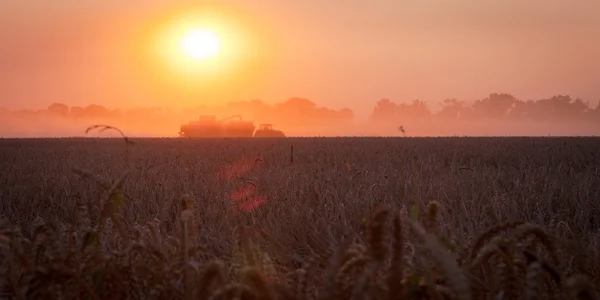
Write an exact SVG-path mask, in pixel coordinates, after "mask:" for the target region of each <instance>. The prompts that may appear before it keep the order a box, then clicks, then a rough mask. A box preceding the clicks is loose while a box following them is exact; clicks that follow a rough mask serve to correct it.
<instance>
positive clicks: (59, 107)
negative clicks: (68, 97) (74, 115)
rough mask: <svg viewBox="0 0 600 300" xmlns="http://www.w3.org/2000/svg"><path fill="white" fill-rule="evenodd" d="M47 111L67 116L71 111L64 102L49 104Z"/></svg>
mask: <svg viewBox="0 0 600 300" xmlns="http://www.w3.org/2000/svg"><path fill="white" fill-rule="evenodd" d="M48 112H50V113H51V114H53V115H58V116H61V117H68V116H69V114H70V112H71V111H70V109H69V107H68V106H67V105H66V104H62V103H52V104H50V106H48Z"/></svg>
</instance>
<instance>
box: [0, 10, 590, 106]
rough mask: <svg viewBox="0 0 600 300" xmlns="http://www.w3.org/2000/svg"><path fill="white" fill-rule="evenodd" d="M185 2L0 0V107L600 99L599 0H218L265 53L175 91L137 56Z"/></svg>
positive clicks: (343, 104)
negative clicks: (216, 80) (500, 96)
mask: <svg viewBox="0 0 600 300" xmlns="http://www.w3.org/2000/svg"><path fill="white" fill-rule="evenodd" d="M194 2H196V3H197V2H198V1H194ZM172 3H179V4H180V5H178V6H177V7H175V6H173V4H172ZM182 3H184V2H183V1H178V2H176V1H166V0H155V1H147V0H144V1H141V0H128V1H117V0H104V1H80V0H61V1H39V0H7V1H2V2H1V3H0V45H1V47H0V67H1V68H0V106H2V107H7V108H13V109H14V108H38V107H45V106H47V105H48V104H50V103H52V102H63V103H66V104H69V105H87V104H91V103H98V104H104V105H107V106H110V107H131V106H137V105H157V106H159V105H170V106H190V105H195V104H202V103H208V104H214V103H218V101H233V100H249V99H252V98H260V99H263V100H265V101H267V102H274V101H282V100H284V99H286V98H288V97H292V96H299V97H306V98H309V99H311V100H313V101H315V102H316V103H318V104H319V105H322V106H328V107H331V108H336V109H337V108H342V107H349V108H352V109H353V110H354V111H355V112H356V114H357V115H359V116H361V115H365V114H366V113H368V112H369V111H370V110H371V109H372V107H373V105H374V103H375V102H376V101H377V100H378V99H380V98H383V97H388V98H391V99H392V100H398V101H399V100H406V101H409V100H412V99H415V98H419V99H423V100H426V101H430V102H431V104H432V105H433V106H434V107H435V105H437V103H438V102H440V101H441V100H443V99H444V98H447V97H454V98H459V99H464V100H473V99H476V98H482V97H485V96H486V95H487V94H489V93H491V92H508V93H512V94H514V95H515V96H517V97H518V98H521V99H531V98H542V97H549V96H552V95H555V94H570V95H571V96H573V97H581V98H583V99H586V100H590V101H591V102H595V101H597V100H598V99H600V81H599V78H600V18H599V16H600V1H564V0H527V1H523V0H502V1H480V0H460V1H422V0H419V1H417V0H405V1H397V0H393V1H392V0H385V1H384V0H371V1H364V0H361V1H357V0H345V1H281V0H251V1H249V0H246V1H241V0H228V1H225V0H222V1H217V2H215V3H221V4H227V6H228V9H227V10H226V11H227V14H228V15H227V14H226V15H227V16H228V17H227V18H228V21H229V22H230V23H231V24H236V25H238V26H242V27H244V30H245V32H246V33H247V34H249V35H251V36H252V38H255V41H261V43H262V44H261V45H262V46H260V47H259V46H257V47H256V48H253V49H254V50H255V51H261V52H260V53H258V52H256V53H254V56H253V59H254V60H252V62H250V60H248V61H246V62H245V64H243V65H244V67H243V68H242V67H240V68H238V69H237V71H236V72H232V73H231V74H229V78H225V77H227V73H224V75H222V76H223V79H222V80H221V81H220V84H215V86H210V84H207V83H204V84H203V83H200V82H198V83H194V85H193V86H192V85H189V84H188V85H186V86H183V85H177V84H174V83H173V82H174V81H177V79H173V78H172V77H173V76H171V75H172V74H170V73H169V75H165V74H167V73H164V74H162V75H160V74H159V73H161V72H162V71H160V70H162V69H160V68H159V67H156V66H158V65H160V62H153V63H149V62H148V61H147V60H146V59H145V58H144V57H142V55H140V54H139V53H141V52H140V51H142V50H140V49H142V48H143V47H144V45H145V44H144V41H146V40H148V39H150V38H151V37H152V35H153V30H154V29H155V28H157V27H156V26H157V24H158V25H160V20H163V19H164V18H168V17H172V16H174V15H177V14H179V13H185V11H186V6H185V5H182ZM232 11H235V13H231V12H232ZM157 20H158V21H157ZM244 50H245V49H238V51H240V52H243V51H244ZM149 65H152V67H149ZM155 73H156V74H155ZM161 76H162V77H161ZM165 76H169V77H171V78H170V79H169V80H167V79H165V78H164V77H165ZM203 96H205V97H204V98H203ZM206 97H209V98H210V99H211V100H207V99H206Z"/></svg>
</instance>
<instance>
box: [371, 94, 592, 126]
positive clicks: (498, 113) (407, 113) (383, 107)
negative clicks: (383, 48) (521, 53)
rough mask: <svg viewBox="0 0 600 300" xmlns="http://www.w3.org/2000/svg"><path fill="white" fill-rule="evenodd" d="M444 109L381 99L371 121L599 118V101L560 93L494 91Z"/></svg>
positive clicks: (448, 101) (453, 102)
mask: <svg viewBox="0 0 600 300" xmlns="http://www.w3.org/2000/svg"><path fill="white" fill-rule="evenodd" d="M441 106H442V108H441V110H440V111H439V112H437V113H435V114H434V113H432V112H431V111H430V110H429V109H428V107H427V105H426V103H425V102H423V101H419V100H414V101H413V102H412V103H411V104H406V103H399V104H397V103H394V102H392V101H390V100H389V99H381V100H379V101H378V102H377V103H376V105H375V108H374V109H373V112H372V113H371V116H370V120H371V121H385V120H407V119H408V120H410V119H422V118H428V117H435V118H443V119H452V120H489V119H493V120H531V121H555V122H557V121H572V120H585V119H588V120H597V121H600V119H599V117H600V103H599V105H598V106H597V107H596V108H591V107H590V106H589V103H588V102H584V101H583V100H581V99H572V98H571V97H570V96H567V95H557V96H553V97H551V98H548V99H540V100H526V101H525V100H519V99H517V98H516V97H514V96H513V95H510V94H506V93H492V94H490V95H489V96H488V97H486V98H484V99H480V100H476V101H474V102H472V103H470V104H468V103H466V102H465V101H460V100H457V99H445V100H444V101H443V102H442V103H441Z"/></svg>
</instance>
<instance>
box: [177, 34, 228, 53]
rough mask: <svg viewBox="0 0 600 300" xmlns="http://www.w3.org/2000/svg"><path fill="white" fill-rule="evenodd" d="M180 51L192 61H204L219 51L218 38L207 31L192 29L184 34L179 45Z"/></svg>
mask: <svg viewBox="0 0 600 300" xmlns="http://www.w3.org/2000/svg"><path fill="white" fill-rule="evenodd" d="M180 47H181V50H182V51H183V53H184V54H185V55H187V56H189V57H190V58H192V59H197V60H201V59H206V58H210V57H213V56H215V55H216V54H218V53H219V51H220V50H221V40H220V39H219V37H218V36H217V35H216V34H215V33H213V32H212V31H210V30H207V29H201V28H198V29H193V30H190V31H189V32H187V33H185V34H184V36H183V37H182V39H181V43H180Z"/></svg>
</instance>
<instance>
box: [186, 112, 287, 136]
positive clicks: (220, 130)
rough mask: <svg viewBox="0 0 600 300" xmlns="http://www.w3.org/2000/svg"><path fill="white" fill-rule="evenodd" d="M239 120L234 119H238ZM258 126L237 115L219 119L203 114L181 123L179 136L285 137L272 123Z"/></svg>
mask: <svg viewBox="0 0 600 300" xmlns="http://www.w3.org/2000/svg"><path fill="white" fill-rule="evenodd" d="M236 118H237V120H233V119H236ZM255 129H256V127H255V126H254V124H253V123H252V122H251V121H244V120H243V119H242V117H241V116H239V115H235V116H231V117H227V118H223V119H220V120H217V119H216V117H215V116H213V115H203V116H200V117H199V118H198V120H197V121H193V122H189V123H187V124H184V125H181V127H180V129H179V136H181V137H201V138H242V137H285V135H284V134H283V132H281V131H279V130H274V129H273V126H272V125H271V124H261V125H260V128H259V129H258V130H256V133H255V132H254V130H255Z"/></svg>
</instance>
